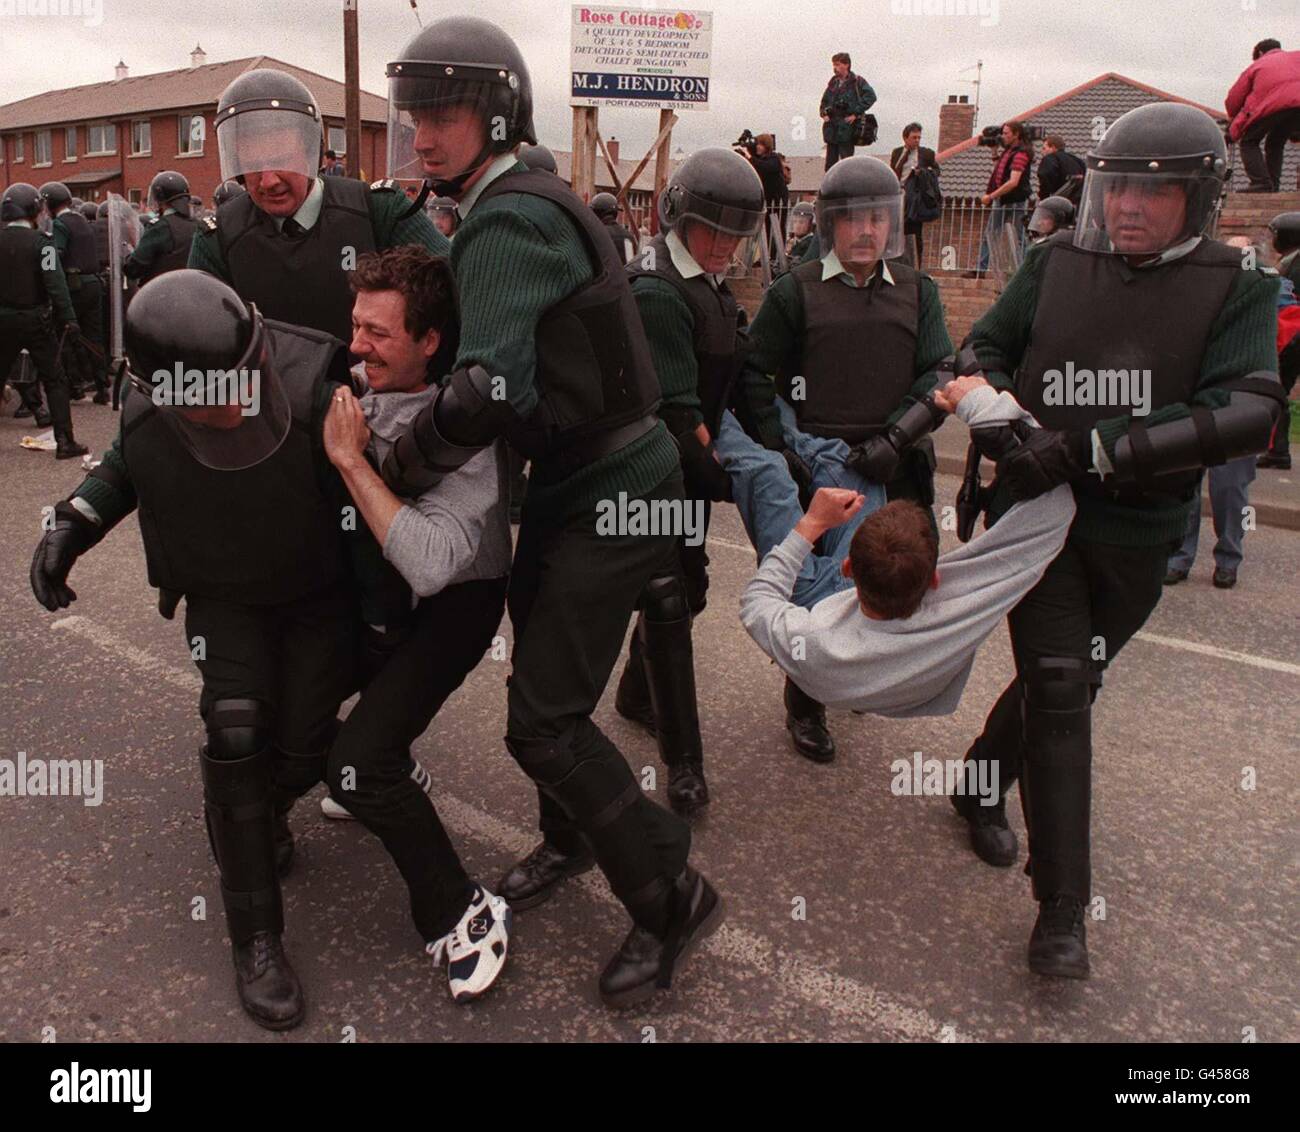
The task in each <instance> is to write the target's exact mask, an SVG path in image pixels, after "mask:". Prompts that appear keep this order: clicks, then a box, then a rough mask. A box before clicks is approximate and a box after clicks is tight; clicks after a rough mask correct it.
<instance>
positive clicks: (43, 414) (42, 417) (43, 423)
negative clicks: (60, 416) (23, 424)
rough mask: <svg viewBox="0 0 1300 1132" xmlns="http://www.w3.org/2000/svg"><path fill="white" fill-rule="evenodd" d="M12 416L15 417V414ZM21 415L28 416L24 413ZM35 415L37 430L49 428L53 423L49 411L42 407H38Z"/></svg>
mask: <svg viewBox="0 0 1300 1132" xmlns="http://www.w3.org/2000/svg"><path fill="white" fill-rule="evenodd" d="M14 415H15V416H17V414H16V413H15V414H14ZM23 415H24V416H28V415H30V414H27V413H24V414H23ZM35 415H36V427H37V428H49V427H50V425H52V424H53V423H54V418H53V417H52V416H50V414H49V411H48V410H47V409H46V408H45V407H44V406H39V407H38V408H37V409H36V410H35Z"/></svg>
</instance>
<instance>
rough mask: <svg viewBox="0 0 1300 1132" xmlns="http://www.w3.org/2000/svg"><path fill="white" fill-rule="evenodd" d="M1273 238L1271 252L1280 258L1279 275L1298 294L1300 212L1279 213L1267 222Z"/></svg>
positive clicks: (1299, 286) (1299, 274)
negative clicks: (1294, 288) (1288, 281)
mask: <svg viewBox="0 0 1300 1132" xmlns="http://www.w3.org/2000/svg"><path fill="white" fill-rule="evenodd" d="M1268 230H1269V232H1270V233H1272V236H1273V250H1274V251H1275V252H1277V254H1278V255H1279V256H1280V257H1281V258H1280V259H1279V260H1278V263H1277V270H1278V274H1279V275H1285V276H1286V277H1287V278H1288V279H1290V280H1291V282H1292V283H1294V284H1295V286H1296V293H1297V294H1300V212H1280V213H1278V215H1276V216H1275V217H1273V219H1272V220H1270V221H1269V222H1268Z"/></svg>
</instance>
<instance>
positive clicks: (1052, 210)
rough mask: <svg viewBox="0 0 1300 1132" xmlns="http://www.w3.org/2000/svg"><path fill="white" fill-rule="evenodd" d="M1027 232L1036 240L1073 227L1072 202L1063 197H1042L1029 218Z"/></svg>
mask: <svg viewBox="0 0 1300 1132" xmlns="http://www.w3.org/2000/svg"><path fill="white" fill-rule="evenodd" d="M1028 227H1029V234H1030V235H1031V236H1033V237H1034V239H1036V240H1042V239H1046V237H1048V236H1050V235H1051V234H1052V233H1053V232H1059V231H1061V230H1062V229H1064V228H1073V227H1074V202H1073V201H1072V200H1067V199H1066V198H1065V197H1044V198H1043V199H1042V200H1040V201H1039V202H1038V207H1037V208H1035V209H1034V214H1033V216H1031V217H1030V218H1029V225H1028Z"/></svg>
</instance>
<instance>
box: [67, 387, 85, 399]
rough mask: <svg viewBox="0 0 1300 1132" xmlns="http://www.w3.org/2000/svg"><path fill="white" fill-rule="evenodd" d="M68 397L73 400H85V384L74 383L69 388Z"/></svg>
mask: <svg viewBox="0 0 1300 1132" xmlns="http://www.w3.org/2000/svg"><path fill="white" fill-rule="evenodd" d="M68 397H69V399H70V400H73V401H84V400H85V399H86V390H85V387H84V386H81V385H74V386H73V387H72V388H71V389H69V390H68Z"/></svg>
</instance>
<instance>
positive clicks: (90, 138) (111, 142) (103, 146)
mask: <svg viewBox="0 0 1300 1132" xmlns="http://www.w3.org/2000/svg"><path fill="white" fill-rule="evenodd" d="M116 152H117V127H116V126H115V125H113V123H112V122H99V123H97V124H96V125H93V126H87V127H86V156H87V157H90V156H93V155H95V154H101V153H116Z"/></svg>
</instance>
